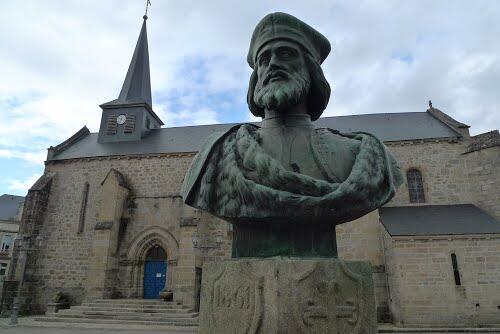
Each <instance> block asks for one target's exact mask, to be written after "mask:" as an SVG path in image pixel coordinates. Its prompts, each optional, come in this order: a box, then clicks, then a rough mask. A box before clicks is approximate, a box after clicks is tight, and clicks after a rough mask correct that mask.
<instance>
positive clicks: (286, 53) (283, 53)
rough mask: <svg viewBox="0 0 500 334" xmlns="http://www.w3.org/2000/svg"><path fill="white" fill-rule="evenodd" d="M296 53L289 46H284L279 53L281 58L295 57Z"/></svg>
mask: <svg viewBox="0 0 500 334" xmlns="http://www.w3.org/2000/svg"><path fill="white" fill-rule="evenodd" d="M294 54H295V53H294V51H293V50H290V49H288V48H282V49H280V50H279V55H280V57H281V58H290V57H293V55H294Z"/></svg>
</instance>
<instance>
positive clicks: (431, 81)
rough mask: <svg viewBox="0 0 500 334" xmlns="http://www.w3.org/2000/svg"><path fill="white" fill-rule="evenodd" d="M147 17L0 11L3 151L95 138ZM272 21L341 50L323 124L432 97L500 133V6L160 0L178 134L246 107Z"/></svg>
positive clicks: (128, 9) (155, 67) (155, 20)
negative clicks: (254, 46) (282, 18)
mask: <svg viewBox="0 0 500 334" xmlns="http://www.w3.org/2000/svg"><path fill="white" fill-rule="evenodd" d="M142 11H143V4H142V3H140V2H136V1H134V2H132V1H118V0H114V1H111V0H110V1H106V2H104V3H103V2H102V1H97V0H93V1H90V0H89V1H85V2H75V1H64V2H61V1H55V0H52V1H50V0H48V1H43V2H41V1H34V0H32V1H23V2H19V3H17V2H16V3H14V2H9V1H4V2H1V3H0V31H2V34H1V35H0V72H1V73H2V75H1V76H0V108H1V115H2V118H3V120H2V122H0V134H1V135H0V149H4V150H9V151H21V152H32V153H33V154H38V152H42V151H43V152H44V153H43V154H45V149H46V147H48V146H50V145H56V144H58V143H59V142H61V141H63V140H64V139H66V138H68V137H69V136H70V135H71V134H73V133H74V132H76V131H77V130H78V129H80V128H81V127H82V126H83V125H84V124H86V125H87V126H88V127H89V128H90V129H91V131H97V128H98V124H99V121H100V114H101V113H100V109H99V107H98V105H99V104H100V103H103V102H106V101H109V100H112V99H114V98H115V97H116V96H117V95H118V93H119V90H120V87H121V84H122V82H123V79H124V76H125V73H126V69H127V66H128V64H129V61H130V57H131V56H132V52H133V48H134V46H135V42H136V38H137V36H138V33H139V29H140V24H141V15H142ZM272 11H286V12H289V13H291V14H293V15H296V16H298V17H299V18H301V19H303V20H304V21H306V22H308V23H310V24H311V25H313V26H314V27H316V28H317V29H318V30H320V31H321V32H323V33H324V34H325V35H326V36H327V37H328V38H329V39H330V41H331V43H332V50H333V51H332V54H331V55H330V56H329V58H328V59H327V60H326V61H325V63H324V66H323V67H324V71H325V74H326V76H327V78H328V80H329V81H330V83H331V85H332V88H333V91H332V100H331V103H330V105H329V107H328V109H327V111H326V112H325V115H340V114H358V113H373V112H405V111H424V110H425V109H426V107H427V100H428V99H432V100H433V101H434V106H436V107H437V108H440V109H441V110H443V111H444V112H446V113H448V114H450V115H451V116H453V117H455V118H457V119H458V120H459V121H462V122H465V123H469V124H470V125H472V128H471V131H472V132H473V133H478V132H483V131H487V130H490V129H493V128H498V126H499V123H500V116H499V115H500V113H498V110H499V109H500V99H499V97H498V94H497V90H498V82H499V81H500V60H499V55H500V44H499V43H497V39H498V36H499V35H500V23H499V21H498V19H497V18H498V17H499V16H500V4H499V3H496V2H491V1H474V2H470V1H457V2H454V3H453V6H452V5H450V4H449V3H446V2H435V1H416V0H415V1H407V2H405V3H404V5H402V4H401V2H398V1H388V2H378V1H377V2H371V1H362V2H341V1H330V0H316V1H309V2H303V1H299V0H296V1H287V2H286V3H284V2H282V1H277V0H276V1H267V2H258V3H256V2H250V1H243V2H238V5H237V6H235V3H234V1H232V0H231V1H229V0H221V1H218V2H217V5H216V6H214V5H213V3H211V2H202V1H197V2H194V1H185V2H171V1H155V2H153V5H152V7H151V8H150V14H149V16H150V19H149V20H148V38H149V50H150V60H151V71H152V73H151V76H152V87H153V92H154V95H153V98H154V101H153V102H154V104H155V105H154V109H155V110H156V111H157V113H158V114H160V115H161V117H164V118H165V119H164V121H165V123H166V124H167V126H172V125H179V124H199V123H200V122H215V121H217V122H225V119H224V118H223V117H221V115H220V113H219V108H217V106H216V105H213V103H212V104H211V103H209V100H210V97H212V96H214V94H225V95H232V96H233V99H234V100H235V101H238V100H241V101H244V100H245V98H246V97H245V93H246V86H247V84H248V79H249V75H250V69H249V67H248V65H247V64H246V53H247V50H248V43H249V40H250V36H251V33H252V30H253V28H254V26H255V25H256V23H257V22H258V21H259V20H260V19H261V18H262V17H263V16H264V15H265V14H266V13H268V12H272ZM27 18H29V19H27ZM395 55H399V58H398V57H397V56H396V57H395ZM403 56H404V57H408V60H409V61H408V62H405V61H402V59H401V57H403ZM405 59H406V58H405ZM173 99H177V100H178V101H177V102H178V103H177V104H175V103H173V102H172V100H173ZM5 101H16V102H17V103H16V104H14V105H11V104H10V102H9V104H8V103H6V102H5ZM215 103H216V102H215ZM235 113H241V121H245V120H247V119H249V118H250V119H252V118H251V116H250V113H249V112H248V110H235Z"/></svg>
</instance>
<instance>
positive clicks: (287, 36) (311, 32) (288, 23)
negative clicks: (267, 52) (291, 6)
mask: <svg viewBox="0 0 500 334" xmlns="http://www.w3.org/2000/svg"><path fill="white" fill-rule="evenodd" d="M277 39H284V40H289V41H292V42H295V43H298V44H299V45H301V46H302V47H303V48H304V50H306V51H307V52H309V53H310V54H311V55H312V56H313V57H314V59H316V60H317V61H318V62H319V63H320V64H321V63H322V62H323V61H324V60H325V59H326V57H327V56H328V54H329V53H330V50H331V46H330V42H329V41H328V39H326V37H325V36H323V35H322V34H321V33H320V32H318V31H317V30H316V29H314V28H313V27H311V26H310V25H308V24H307V23H305V22H302V21H301V20H299V19H298V18H296V17H295V16H292V15H290V14H286V13H280V12H277V13H271V14H268V15H266V16H265V17H264V18H263V19H262V20H260V22H259V23H258V24H257V26H256V27H255V30H254V32H253V35H252V40H251V41H250V49H249V50H248V56H247V62H248V64H249V65H250V67H251V68H254V66H255V59H256V57H257V54H258V52H259V51H260V49H261V48H262V47H263V46H264V45H265V44H266V43H268V42H271V41H273V40H277Z"/></svg>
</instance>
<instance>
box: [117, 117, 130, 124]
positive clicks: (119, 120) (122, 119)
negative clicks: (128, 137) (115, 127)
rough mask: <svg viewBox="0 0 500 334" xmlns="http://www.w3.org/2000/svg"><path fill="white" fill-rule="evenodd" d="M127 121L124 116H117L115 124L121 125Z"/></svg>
mask: <svg viewBox="0 0 500 334" xmlns="http://www.w3.org/2000/svg"><path fill="white" fill-rule="evenodd" d="M126 120H127V117H126V116H125V115H119V116H118V117H117V118H116V123H118V124H120V125H122V124H124V123H125V121H126Z"/></svg>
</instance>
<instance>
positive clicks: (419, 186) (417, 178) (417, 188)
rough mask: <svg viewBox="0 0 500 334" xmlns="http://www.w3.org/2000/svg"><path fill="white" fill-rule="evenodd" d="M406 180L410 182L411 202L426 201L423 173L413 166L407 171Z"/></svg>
mask: <svg viewBox="0 0 500 334" xmlns="http://www.w3.org/2000/svg"><path fill="white" fill-rule="evenodd" d="M406 181H407V182H408V193H409V195H410V203H425V194H424V184H423V181H422V173H421V172H420V171H419V170H418V169H416V168H411V169H409V170H408V171H407V172H406Z"/></svg>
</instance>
